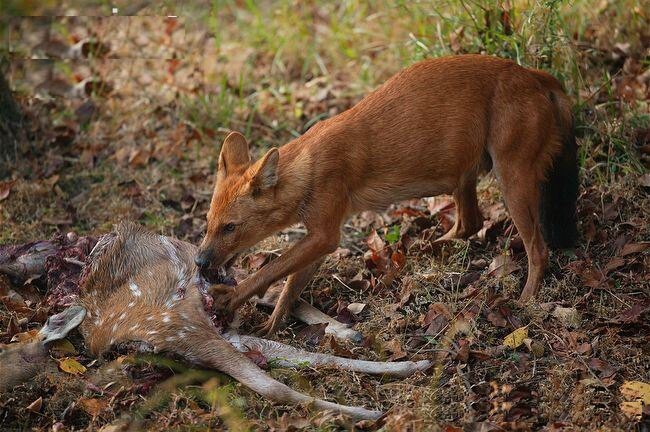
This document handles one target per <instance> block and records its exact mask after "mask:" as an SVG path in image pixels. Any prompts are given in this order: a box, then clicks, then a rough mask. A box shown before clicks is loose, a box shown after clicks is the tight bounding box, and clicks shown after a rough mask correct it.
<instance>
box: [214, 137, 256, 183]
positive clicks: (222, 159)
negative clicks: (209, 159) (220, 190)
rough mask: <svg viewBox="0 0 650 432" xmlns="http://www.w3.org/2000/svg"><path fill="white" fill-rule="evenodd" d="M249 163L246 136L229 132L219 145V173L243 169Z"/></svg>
mask: <svg viewBox="0 0 650 432" xmlns="http://www.w3.org/2000/svg"><path fill="white" fill-rule="evenodd" d="M250 163H251V157H250V154H249V153H248V143H247V142H246V138H244V136H243V135H242V134H240V133H239V132H230V134H228V136H227V137H226V139H225V140H224V141H223V145H222V146H221V154H220V155H219V175H220V176H224V175H227V174H232V173H234V172H237V171H243V170H244V169H246V168H248V166H249V165H250Z"/></svg>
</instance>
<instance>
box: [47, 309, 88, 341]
mask: <svg viewBox="0 0 650 432" xmlns="http://www.w3.org/2000/svg"><path fill="white" fill-rule="evenodd" d="M85 317H86V308H84V307H83V306H70V307H69V308H67V309H66V310H64V311H63V312H61V313H58V314H56V315H52V316H51V317H49V318H48V319H47V322H46V323H45V325H44V326H43V328H42V329H41V330H40V331H39V332H38V335H39V337H40V338H41V340H42V341H43V342H44V343H48V342H52V341H55V340H59V339H63V338H64V337H66V336H67V335H68V333H70V331H71V330H72V329H74V328H75V327H77V326H78V325H79V324H81V322H82V321H83V320H84V318H85Z"/></svg>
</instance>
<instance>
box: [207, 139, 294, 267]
mask: <svg viewBox="0 0 650 432" xmlns="http://www.w3.org/2000/svg"><path fill="white" fill-rule="evenodd" d="M279 159H280V156H279V153H278V149H276V148H273V149H271V150H269V151H268V152H267V153H266V154H265V155H264V157H262V158H261V159H260V160H258V161H257V162H254V163H252V162H251V159H250V154H249V151H248V144H247V143H246V139H245V138H244V137H243V135H241V134H240V133H237V132H232V133H230V135H228V136H227V137H226V139H225V140H224V142H223V146H222V147H221V154H220V155H219V167H218V172H217V182H216V185H215V187H214V193H213V195H212V201H211V203H210V210H209V211H208V225H207V231H206V235H205V238H204V239H203V242H202V243H201V246H200V247H199V252H198V254H197V256H196V258H195V260H194V261H195V263H196V265H197V266H198V267H199V268H201V269H202V270H207V269H209V268H211V267H212V268H214V267H217V266H223V265H225V266H228V264H229V262H231V261H232V259H233V258H234V257H235V256H236V254H237V253H239V252H241V251H242V250H244V249H246V248H248V247H251V246H253V245H254V244H256V243H258V242H259V241H261V240H263V239H264V238H265V237H267V236H268V235H270V234H271V233H272V232H274V231H275V226H276V225H277V223H278V222H280V220H281V219H282V215H281V213H282V208H281V206H279V205H278V202H277V201H276V199H275V187H276V184H277V181H278V162H279Z"/></svg>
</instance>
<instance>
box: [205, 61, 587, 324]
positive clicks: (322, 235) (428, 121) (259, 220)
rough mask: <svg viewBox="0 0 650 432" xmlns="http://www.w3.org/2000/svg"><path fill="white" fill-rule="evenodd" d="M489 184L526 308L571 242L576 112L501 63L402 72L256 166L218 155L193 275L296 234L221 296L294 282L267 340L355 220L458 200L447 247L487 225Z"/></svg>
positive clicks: (237, 151) (242, 151)
mask: <svg viewBox="0 0 650 432" xmlns="http://www.w3.org/2000/svg"><path fill="white" fill-rule="evenodd" d="M490 169H492V171H493V172H494V173H495V175H496V178H497V179H498V182H499V184H500V186H501V190H502V191H503V195H504V197H505V202H506V204H507V207H508V210H509V212H510V215H511V216H512V219H513V221H514V223H515V225H516V227H517V230H518V231H519V235H520V236H521V238H522V240H523V243H524V246H525V248H526V253H527V254H528V279H527V280H526V285H525V286H524V289H523V292H522V293H521V297H520V301H522V302H525V301H528V300H530V299H532V298H533V297H534V296H535V294H536V293H537V291H538V289H539V285H540V282H541V279H542V276H543V273H544V270H545V266H546V263H547V260H548V251H547V247H546V242H548V243H550V245H551V246H554V247H567V246H571V245H572V244H573V243H574V241H575V239H576V236H577V230H576V220H575V206H576V197H577V188H578V167H577V160H576V144H575V138H574V135H573V125H572V115H571V103H570V101H569V99H568V98H567V96H566V95H565V94H564V92H563V91H562V88H561V86H560V84H559V82H558V81H557V80H556V79H555V78H553V77H552V76H550V75H549V74H547V73H545V72H541V71H537V70H532V69H526V68H523V67H521V66H518V65H517V64H515V63H513V62H512V61H509V60H504V59H500V58H495V57H488V56H481V55H462V56H454V57H445V58H439V59H433V60H426V61H422V62H420V63H417V64H415V65H413V66H411V67H409V68H407V69H404V70H402V71H401V72H399V73H398V74H396V75H395V76H393V77H392V78H390V79H389V80H388V81H387V82H386V83H384V84H383V85H381V86H380V87H379V88H377V89H376V90H375V91H374V92H372V93H370V94H369V95H368V96H366V97H365V98H364V99H363V100H362V101H361V102H359V103H358V104H357V105H356V106H354V107H352V108H351V109H349V110H347V111H345V112H343V113H341V114H339V115H337V116H335V117H332V118H330V119H328V120H325V121H322V122H320V123H317V124H316V125H315V126H314V127H312V128H311V129H309V130H308V131H307V132H306V133H305V134H304V135H302V136H301V137H299V138H297V139H295V140H293V141H291V142H289V143H288V144H286V145H284V146H282V147H280V148H279V149H275V148H274V149H271V150H269V151H268V153H266V154H265V155H264V157H262V158H261V159H260V160H258V161H256V162H251V159H250V156H249V151H248V145H247V143H246V141H245V139H244V137H243V136H242V135H240V134H238V133H235V132H233V133H231V134H230V135H228V137H227V138H226V139H225V141H224V143H223V146H222V148H221V154H220V156H219V165H218V172H217V181H216V186H215V190H214V195H213V197H212V202H211V204H210V210H209V212H208V216H207V220H208V224H207V233H206V236H205V238H204V240H203V242H202V244H201V247H200V253H199V254H198V255H197V257H196V260H195V261H196V264H197V265H198V266H199V267H201V268H204V269H206V268H209V267H210V266H214V265H222V264H226V263H228V261H229V260H231V258H232V257H233V256H234V255H235V254H236V253H238V252H240V251H242V250H243V249H245V248H248V247H250V246H252V245H254V244H255V243H257V242H258V241H260V240H262V239H263V238H265V237H267V236H269V235H270V234H272V233H274V232H276V231H278V230H280V229H282V228H285V227H287V226H289V225H291V224H294V223H297V222H302V223H303V224H304V225H305V227H306V228H307V230H308V234H307V235H306V236H305V238H303V239H302V240H300V241H299V242H297V243H296V244H295V245H294V246H293V247H291V248H290V249H289V250H288V251H286V252H285V253H284V254H282V256H281V257H279V258H278V259H276V260H274V261H272V262H270V263H269V264H268V265H266V266H264V267H263V268H261V269H260V270H259V271H257V272H256V273H255V274H253V275H251V276H249V277H248V278H247V279H246V280H244V281H243V282H242V283H240V284H239V286H238V287H237V288H236V289H230V288H229V287H220V286H219V287H215V288H214V293H215V294H216V295H222V296H223V297H222V299H223V300H224V302H225V304H226V306H227V307H229V308H231V309H232V308H236V307H238V306H240V305H241V304H242V303H243V302H245V301H246V299H248V298H250V297H251V296H253V295H256V294H257V295H260V296H261V295H263V294H264V292H265V291H266V289H267V288H268V287H269V285H270V284H271V283H273V282H275V281H277V280H279V279H281V278H284V277H286V276H288V277H289V278H288V280H287V283H286V286H285V287H284V290H283V292H282V294H281V296H280V299H279V301H278V304H277V306H276V308H275V310H274V311H273V314H272V315H271V317H270V318H269V320H268V322H267V323H266V325H265V326H264V327H263V328H262V329H261V330H262V331H263V332H266V333H271V332H273V331H274V330H275V329H276V327H277V325H278V323H279V322H280V321H281V319H282V317H283V316H284V314H285V313H286V312H287V310H288V309H289V308H290V307H291V305H292V304H293V302H294V301H295V299H296V298H297V297H298V296H299V295H300V292H301V290H302V289H303V288H304V286H305V284H307V282H308V281H309V280H310V278H311V277H312V275H313V274H314V272H315V271H316V269H317V268H318V266H319V265H320V263H321V262H322V261H323V257H324V256H325V255H326V254H328V253H330V252H332V251H334V250H335V249H336V248H337V245H338V243H339V238H340V228H341V225H342V224H343V222H344V221H345V220H346V218H347V217H348V216H349V215H351V214H352V213H356V212H359V211H362V210H381V209H384V208H385V207H386V206H388V205H389V204H390V203H393V202H395V201H401V200H405V199H409V198H417V197H426V196H433V195H438V194H453V197H454V201H455V203H456V211H457V216H456V222H455V225H454V227H453V228H452V229H451V230H450V231H449V232H447V233H446V234H445V235H444V236H443V237H442V238H441V239H439V240H446V239H453V238H467V237H469V236H471V235H472V234H474V233H476V232H477V231H478V230H479V229H480V228H481V226H482V221H483V218H482V216H481V212H480V210H479V207H478V203H477V198H476V181H477V176H478V175H479V174H481V173H484V172H486V171H489V170H490Z"/></svg>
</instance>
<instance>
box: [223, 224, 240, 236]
mask: <svg viewBox="0 0 650 432" xmlns="http://www.w3.org/2000/svg"><path fill="white" fill-rule="evenodd" d="M235 227H236V225H235V224H234V223H227V224H225V225H224V226H223V227H222V228H221V231H222V232H223V233H224V234H230V233H231V232H233V231H235Z"/></svg>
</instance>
